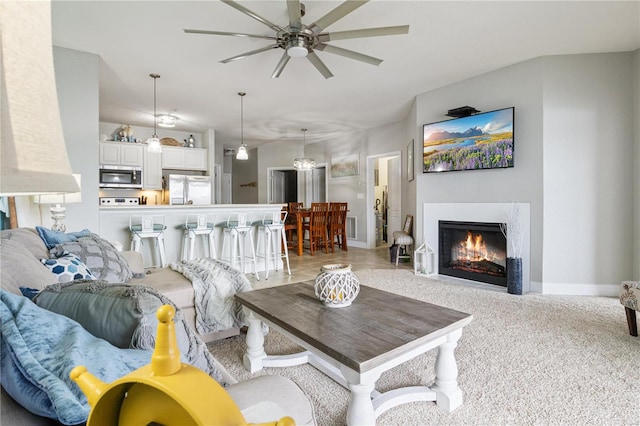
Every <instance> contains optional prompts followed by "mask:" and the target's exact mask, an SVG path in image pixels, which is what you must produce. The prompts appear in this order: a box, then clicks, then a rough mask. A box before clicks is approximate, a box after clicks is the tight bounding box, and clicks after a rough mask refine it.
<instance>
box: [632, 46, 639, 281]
mask: <svg viewBox="0 0 640 426" xmlns="http://www.w3.org/2000/svg"><path fill="white" fill-rule="evenodd" d="M633 75H634V78H633V93H634V102H633V103H634V108H633V116H634V117H635V120H636V122H635V138H634V140H635V145H634V155H633V158H634V160H633V161H634V163H633V170H634V174H633V198H634V203H633V205H634V207H633V218H634V219H633V224H634V225H633V226H634V230H633V236H634V237H633V280H635V281H640V118H639V117H640V49H638V50H636V51H635V52H634V54H633Z"/></svg>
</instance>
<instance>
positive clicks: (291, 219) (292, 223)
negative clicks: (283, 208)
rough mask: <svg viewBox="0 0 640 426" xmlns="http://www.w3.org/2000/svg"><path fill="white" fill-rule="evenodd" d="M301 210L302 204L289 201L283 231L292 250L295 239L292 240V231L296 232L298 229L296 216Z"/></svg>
mask: <svg viewBox="0 0 640 426" xmlns="http://www.w3.org/2000/svg"><path fill="white" fill-rule="evenodd" d="M301 208H302V203H298V202H293V201H289V203H288V204H287V219H286V220H285V223H284V231H285V233H286V234H287V244H288V247H289V248H293V245H294V243H295V241H297V238H293V231H296V232H297V229H298V222H297V221H298V216H297V212H298V210H300V209H301Z"/></svg>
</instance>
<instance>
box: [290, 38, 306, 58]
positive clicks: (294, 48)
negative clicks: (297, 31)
mask: <svg viewBox="0 0 640 426" xmlns="http://www.w3.org/2000/svg"><path fill="white" fill-rule="evenodd" d="M308 54H309V49H307V46H306V41H305V39H304V37H299V36H298V37H293V38H291V39H290V40H289V43H288V46H287V55H289V56H290V57H292V58H304V57H305V56H307V55H308Z"/></svg>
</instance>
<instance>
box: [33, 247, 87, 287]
mask: <svg viewBox="0 0 640 426" xmlns="http://www.w3.org/2000/svg"><path fill="white" fill-rule="evenodd" d="M40 262H42V264H43V265H44V266H46V267H47V268H49V270H50V271H51V272H53V273H54V274H55V275H57V276H58V282H59V283H66V282H69V281H75V280H95V279H96V277H95V276H94V275H93V274H92V273H91V271H90V270H89V268H87V265H85V264H84V262H83V261H82V260H81V259H80V258H79V257H78V256H76V255H75V254H73V253H69V252H66V251H65V252H62V254H61V255H60V256H58V257H56V258H53V259H40Z"/></svg>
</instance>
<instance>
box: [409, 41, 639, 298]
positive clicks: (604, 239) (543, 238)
mask: <svg viewBox="0 0 640 426" xmlns="http://www.w3.org/2000/svg"><path fill="white" fill-rule="evenodd" d="M632 59H633V55H632V54H630V53H619V54H594V55H569V56H554V57H544V58H538V59H535V60H531V61H527V62H523V63H521V64H517V65H514V66H510V67H506V68H503V69H500V70H497V71H494V72H490V73H487V74H484V75H481V76H478V77H475V78H472V79H469V80H465V81H462V82H459V83H456V84H453V85H450V86H447V87H443V88H440V89H437V90H434V91H431V92H427V93H424V94H421V95H419V96H418V98H417V108H416V116H417V123H418V125H417V126H416V128H415V130H416V140H421V138H422V127H421V126H422V124H424V123H430V122H434V121H439V120H442V119H444V118H445V117H443V115H444V114H445V113H446V111H447V110H448V109H450V108H454V107H459V106H463V105H471V106H474V107H476V108H477V109H479V110H482V111H490V110H493V109H498V108H503V107H508V106H514V107H515V112H516V116H515V124H514V132H515V136H514V137H515V154H514V155H515V159H514V162H515V167H514V168H513V169H497V170H477V171H464V172H450V173H442V174H420V173H418V176H417V188H416V192H417V194H416V205H417V210H416V216H417V217H418V220H416V225H417V226H418V227H419V228H420V229H419V230H418V232H421V227H422V226H423V221H422V216H423V214H422V211H421V209H422V207H421V206H422V205H423V203H425V202H430V203H438V202H442V203H456V202H485V203H486V202H489V203H491V202H511V201H519V202H528V203H530V205H531V256H532V257H531V267H532V269H531V280H532V281H533V282H537V283H538V286H539V287H540V288H542V289H543V291H545V292H547V291H551V292H553V291H556V292H564V293H570V292H578V293H579V292H590V291H593V292H594V293H598V292H599V291H598V290H597V289H595V290H594V286H595V287H598V286H605V287H606V288H607V291H608V292H611V290H612V289H613V288H615V286H618V285H619V282H620V281H621V280H623V279H629V277H631V276H632V274H633V271H632V270H633V266H632V265H633V263H634V262H633V261H632V259H633V258H634V257H633V256H634V254H633V243H632V240H631V237H630V236H629V235H630V234H631V232H630V231H631V230H632V217H633V215H634V214H635V215H636V217H637V214H638V210H637V207H636V210H635V212H634V210H633V208H634V207H633V201H632V200H633V197H634V196H633V193H632V189H631V180H632V168H633V160H632V159H631V158H630V156H631V155H630V154H631V153H632V152H634V146H633V145H634V134H633V129H634V119H635V120H638V118H637V114H636V116H635V117H634V116H633V113H632V111H633V95H632V92H631V90H630V88H631V87H632V84H633V80H632V79H633V72H634V71H633V66H632V64H633V62H632ZM636 74H637V72H636ZM635 144H636V145H637V144H638V142H637V137H636V139H635ZM420 169H421V168H420ZM420 169H419V170H420ZM636 169H637V167H636ZM636 204H637V203H636ZM418 235H420V233H418ZM636 255H637V251H636ZM636 259H637V258H636ZM576 286H580V287H581V288H580V289H578V288H577V287H576Z"/></svg>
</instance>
